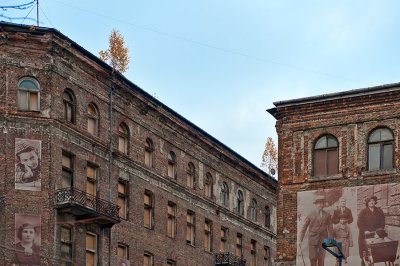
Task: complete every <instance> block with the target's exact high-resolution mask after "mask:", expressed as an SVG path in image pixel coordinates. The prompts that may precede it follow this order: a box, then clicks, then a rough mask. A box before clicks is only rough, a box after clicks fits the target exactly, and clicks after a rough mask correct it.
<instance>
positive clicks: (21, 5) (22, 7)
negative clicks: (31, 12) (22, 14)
mask: <svg viewBox="0 0 400 266" xmlns="http://www.w3.org/2000/svg"><path fill="white" fill-rule="evenodd" d="M35 2H36V0H32V1H31V2H29V3H26V4H20V5H12V6H0V8H1V9H3V10H7V9H20V10H23V9H28V8H30V7H31V6H32V5H33V4H34V3H35Z"/></svg>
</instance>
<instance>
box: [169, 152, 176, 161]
mask: <svg viewBox="0 0 400 266" xmlns="http://www.w3.org/2000/svg"><path fill="white" fill-rule="evenodd" d="M168 162H169V163H172V164H175V163H176V156H175V153H174V152H173V151H170V152H169V153H168Z"/></svg>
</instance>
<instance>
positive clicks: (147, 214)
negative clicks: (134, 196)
mask: <svg viewBox="0 0 400 266" xmlns="http://www.w3.org/2000/svg"><path fill="white" fill-rule="evenodd" d="M153 212H154V206H153V194H152V193H151V192H150V191H147V190H146V191H145V193H144V227H146V228H149V229H153V214H154V213H153Z"/></svg>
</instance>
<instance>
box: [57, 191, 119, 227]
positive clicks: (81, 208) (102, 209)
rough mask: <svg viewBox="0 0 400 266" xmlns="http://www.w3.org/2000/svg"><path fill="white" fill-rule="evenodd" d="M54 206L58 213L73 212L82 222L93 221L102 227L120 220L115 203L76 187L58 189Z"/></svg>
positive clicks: (109, 225)
mask: <svg viewBox="0 0 400 266" xmlns="http://www.w3.org/2000/svg"><path fill="white" fill-rule="evenodd" d="M55 208H56V209H58V211H59V212H60V213H69V214H73V215H74V216H75V217H76V218H77V219H78V220H80V221H81V222H83V223H90V222H95V223H97V224H100V225H101V226H102V227H112V226H113V225H114V224H116V223H119V222H120V218H119V207H118V206H117V205H115V204H113V203H111V202H109V201H106V200H103V199H100V198H98V197H94V196H92V195H90V194H88V193H86V192H85V191H82V190H79V189H76V188H62V189H58V190H57V191H56V196H55Z"/></svg>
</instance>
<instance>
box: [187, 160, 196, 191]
mask: <svg viewBox="0 0 400 266" xmlns="http://www.w3.org/2000/svg"><path fill="white" fill-rule="evenodd" d="M195 176H196V168H195V167H194V164H193V163H192V162H189V163H188V165H187V168H186V186H187V187H189V188H192V189H194V188H195V184H196V181H195Z"/></svg>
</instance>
